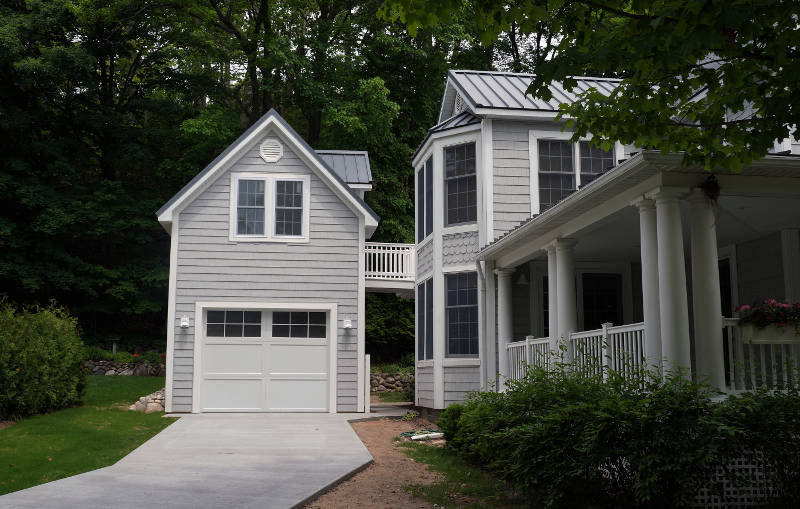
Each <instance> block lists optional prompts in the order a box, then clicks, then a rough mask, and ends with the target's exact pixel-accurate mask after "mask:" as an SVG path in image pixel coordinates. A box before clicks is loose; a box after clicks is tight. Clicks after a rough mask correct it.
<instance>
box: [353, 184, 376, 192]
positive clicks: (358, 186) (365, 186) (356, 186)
mask: <svg viewBox="0 0 800 509" xmlns="http://www.w3.org/2000/svg"><path fill="white" fill-rule="evenodd" d="M347 187H349V188H350V189H358V190H364V191H372V184H347Z"/></svg>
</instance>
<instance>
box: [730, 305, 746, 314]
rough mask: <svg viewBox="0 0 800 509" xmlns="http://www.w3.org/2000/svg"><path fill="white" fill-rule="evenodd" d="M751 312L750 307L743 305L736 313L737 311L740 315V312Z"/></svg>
mask: <svg viewBox="0 0 800 509" xmlns="http://www.w3.org/2000/svg"><path fill="white" fill-rule="evenodd" d="M749 310H750V306H749V305H748V304H744V305H741V306H739V307H737V308H736V309H735V310H734V311H736V312H737V313H738V312H739V311H749Z"/></svg>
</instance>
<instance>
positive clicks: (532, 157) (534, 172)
mask: <svg viewBox="0 0 800 509" xmlns="http://www.w3.org/2000/svg"><path fill="white" fill-rule="evenodd" d="M539 140H557V141H568V142H569V143H570V146H571V147H572V169H573V170H574V171H575V189H576V190H579V189H580V188H581V154H580V144H581V142H582V141H591V140H592V136H591V135H589V136H583V137H581V138H580V139H579V140H578V141H572V133H570V132H560V131H537V130H530V131H528V159H529V163H530V186H531V193H530V195H531V215H532V216H533V215H536V214H540V213H541V203H540V202H539ZM613 152H614V165H615V166H616V165H617V161H619V160H620V159H622V158H623V157H624V155H623V154H624V150H623V146H622V144H621V143H619V142H616V143H614V149H613Z"/></svg>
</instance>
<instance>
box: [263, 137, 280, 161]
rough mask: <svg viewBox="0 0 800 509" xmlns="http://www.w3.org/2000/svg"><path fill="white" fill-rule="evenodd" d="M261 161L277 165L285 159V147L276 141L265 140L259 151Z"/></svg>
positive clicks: (271, 139)
mask: <svg viewBox="0 0 800 509" xmlns="http://www.w3.org/2000/svg"><path fill="white" fill-rule="evenodd" d="M259 153H260V154H261V159H263V160H264V161H266V162H268V163H277V162H278V161H279V160H280V159H281V157H283V145H281V142H279V141H278V140H276V139H273V138H270V139H267V140H264V142H263V143H262V144H261V148H260V149H259Z"/></svg>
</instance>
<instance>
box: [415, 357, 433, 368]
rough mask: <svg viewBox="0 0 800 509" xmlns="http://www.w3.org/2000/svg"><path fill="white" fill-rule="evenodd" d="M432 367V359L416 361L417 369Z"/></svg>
mask: <svg viewBox="0 0 800 509" xmlns="http://www.w3.org/2000/svg"><path fill="white" fill-rule="evenodd" d="M432 366H433V359H425V360H422V361H417V367H418V368H430V367H432Z"/></svg>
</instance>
